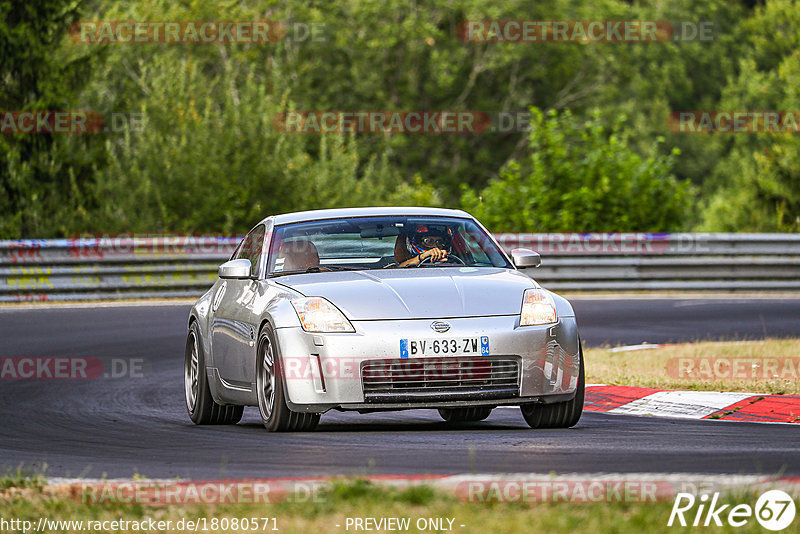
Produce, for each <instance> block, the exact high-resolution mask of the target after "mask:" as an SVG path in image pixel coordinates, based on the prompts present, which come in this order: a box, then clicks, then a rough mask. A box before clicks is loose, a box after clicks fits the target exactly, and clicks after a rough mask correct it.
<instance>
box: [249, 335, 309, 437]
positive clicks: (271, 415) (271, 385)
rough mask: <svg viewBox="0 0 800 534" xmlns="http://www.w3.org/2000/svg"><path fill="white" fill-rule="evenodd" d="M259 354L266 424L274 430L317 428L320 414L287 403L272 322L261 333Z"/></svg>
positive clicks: (260, 406)
mask: <svg viewBox="0 0 800 534" xmlns="http://www.w3.org/2000/svg"><path fill="white" fill-rule="evenodd" d="M256 357H257V358H258V361H257V368H256V369H257V374H256V387H257V389H258V391H257V393H258V411H259V412H260V413H261V420H262V421H263V423H264V427H265V428H266V429H267V430H269V431H270V432H303V431H309V430H314V428H316V426H317V423H319V414H318V413H301V412H293V411H292V410H291V409H289V406H288V405H287V404H286V397H285V396H284V389H283V380H284V378H283V373H282V372H281V368H280V365H279V364H280V358H279V351H278V345H277V343H276V342H275V333H274V332H273V331H272V328H270V326H269V325H265V326H264V328H262V329H261V333H260V334H259V336H258V352H257V353H256Z"/></svg>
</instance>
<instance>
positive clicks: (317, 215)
mask: <svg viewBox="0 0 800 534" xmlns="http://www.w3.org/2000/svg"><path fill="white" fill-rule="evenodd" d="M386 216H399V217H409V216H412V217H413V216H423V217H456V218H459V219H472V218H473V217H472V215H470V214H469V213H467V212H466V211H462V210H451V209H444V208H420V207H408V206H405V207H404V206H392V207H375V208H339V209H329V210H312V211H298V212H294V213H283V214H281V215H273V216H271V217H267V218H266V219H264V220H263V221H262V222H267V221H269V220H270V219H271V220H272V221H273V223H274V224H276V225H279V224H289V223H296V222H305V221H320V220H324V219H340V218H347V217H386Z"/></svg>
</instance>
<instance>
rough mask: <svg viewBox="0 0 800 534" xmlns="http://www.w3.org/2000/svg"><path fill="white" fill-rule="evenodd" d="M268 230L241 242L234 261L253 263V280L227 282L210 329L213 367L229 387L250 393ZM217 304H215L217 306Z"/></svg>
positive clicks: (262, 227) (253, 233) (257, 231)
mask: <svg viewBox="0 0 800 534" xmlns="http://www.w3.org/2000/svg"><path fill="white" fill-rule="evenodd" d="M265 236H266V226H265V225H263V224H260V225H258V226H256V227H255V228H253V230H251V231H250V233H248V234H247V236H246V237H245V238H244V240H243V241H242V244H241V246H240V247H239V248H238V249H237V251H236V253H235V254H234V256H233V258H232V259H247V260H250V275H251V278H250V279H245V280H225V287H224V288H223V289H221V291H224V294H223V295H222V296H221V297H220V298H219V301H218V302H219V304H218V306H217V309H216V311H215V313H214V319H213V321H212V325H211V339H212V344H213V347H212V350H213V352H214V363H215V364H216V366H217V370H218V372H219V376H220V378H222V380H223V381H224V382H225V384H226V386H228V387H232V388H236V389H243V390H244V389H246V390H249V389H250V381H251V380H252V378H253V377H252V375H253V371H252V367H253V363H252V361H253V354H255V343H256V336H257V335H258V332H257V331H256V329H257V328H258V317H256V316H255V315H254V314H253V302H254V300H255V298H256V295H257V289H258V287H257V284H258V282H257V281H256V280H257V279H258V277H259V276H260V274H261V273H260V269H261V263H262V262H261V257H262V254H263V252H264V240H265ZM215 304H216V302H215Z"/></svg>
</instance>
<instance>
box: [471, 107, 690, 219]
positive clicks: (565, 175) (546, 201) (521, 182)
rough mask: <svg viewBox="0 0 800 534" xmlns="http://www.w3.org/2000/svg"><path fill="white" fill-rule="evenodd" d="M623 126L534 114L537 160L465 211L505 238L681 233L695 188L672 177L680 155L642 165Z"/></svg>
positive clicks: (505, 175)
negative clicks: (609, 126)
mask: <svg viewBox="0 0 800 534" xmlns="http://www.w3.org/2000/svg"><path fill="white" fill-rule="evenodd" d="M621 122H622V121H621V120H620V122H619V123H617V124H616V125H615V126H614V127H613V128H612V129H611V130H609V131H607V130H606V129H605V127H604V126H603V125H602V123H601V122H600V120H599V119H598V117H597V115H594V116H593V117H592V118H591V119H590V120H588V121H586V122H582V121H580V120H577V119H576V118H575V117H573V116H572V114H571V113H569V112H565V113H563V114H560V115H559V114H558V113H557V112H555V111H550V112H549V113H548V114H547V116H546V117H545V116H544V115H543V114H542V112H541V111H539V110H538V109H536V108H533V109H531V128H532V130H531V133H530V138H529V143H528V148H529V150H530V156H529V157H528V158H527V159H526V160H523V161H522V163H519V162H517V161H512V162H511V163H510V164H509V165H508V166H507V168H506V169H505V170H504V171H503V172H502V173H501V175H500V178H499V179H497V180H493V181H492V182H491V183H490V184H489V185H488V186H487V187H486V188H484V189H483V190H482V191H481V192H480V193H476V192H474V191H471V190H466V191H465V192H464V196H463V198H462V201H463V204H464V206H465V207H466V209H467V210H469V211H471V213H473V214H474V215H475V216H476V217H478V218H479V219H480V220H481V221H483V222H484V223H485V224H486V225H487V226H489V227H490V228H492V230H494V231H503V232H563V231H580V232H588V231H596V232H619V231H631V230H638V231H656V230H658V231H664V230H678V229H680V228H681V227H682V226H683V224H684V221H685V218H686V216H687V205H688V200H689V185H688V184H679V183H677V182H676V181H675V179H674V177H673V176H672V174H671V168H672V165H673V161H674V158H675V157H676V156H677V155H678V152H677V151H675V152H673V154H672V155H670V156H651V157H648V158H642V156H640V155H639V154H637V153H636V152H635V151H633V150H632V149H631V148H630V146H629V145H628V140H627V136H626V134H625V132H624V131H623V130H622V126H621Z"/></svg>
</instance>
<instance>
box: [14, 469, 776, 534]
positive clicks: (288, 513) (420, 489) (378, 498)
mask: <svg viewBox="0 0 800 534" xmlns="http://www.w3.org/2000/svg"><path fill="white" fill-rule="evenodd" d="M4 484H6V485H8V487H6V488H5V489H4V490H0V515H2V517H3V518H4V519H6V520H8V519H17V520H21V521H30V522H31V523H32V524H34V525H36V524H38V522H39V518H42V517H44V518H48V519H49V520H51V521H53V520H61V521H83V522H84V524H83V525H82V528H83V530H81V527H78V526H77V525H75V524H73V525H72V526H71V527H70V526H66V527H64V528H54V527H52V523H51V528H50V529H49V531H51V532H80V531H86V529H85V527H86V526H90V525H88V524H87V523H86V522H87V521H114V520H126V521H142V520H147V519H150V518H152V519H153V520H154V521H172V525H177V524H178V522H179V521H180V520H182V519H183V520H184V521H186V520H193V521H197V520H201V521H202V518H205V530H204V528H203V527H200V528H199V529H198V531H202V532H265V531H269V532H272V531H273V528H277V530H278V531H280V532H286V533H294V532H297V533H304V534H305V533H308V532H314V533H328V532H330V533H345V532H354V531H356V530H355V529H354V528H353V526H350V528H347V525H348V522H347V519H348V518H362V519H363V518H375V519H380V518H407V519H408V521H409V523H408V524H409V525H410V527H409V528H408V529H407V530H406V531H407V532H448V531H452V532H458V533H464V534H471V533H481V534H483V533H486V532H492V533H513V534H519V533H521V532H554V533H557V532H603V533H609V534H611V533H621V534H627V533H639V532H648V533H659V532H665V533H666V532H674V531H675V528H676V527H675V526H673V527H668V526H667V522H668V519H669V516H670V512H671V510H672V501H671V500H669V501H662V502H646V503H619V502H616V503H544V504H542V503H539V504H537V503H490V504H487V503H470V502H463V501H460V500H458V499H457V498H456V497H455V496H453V495H451V494H448V493H445V492H443V491H440V490H436V489H433V488H431V487H430V486H424V485H422V486H412V487H410V488H407V489H397V488H392V487H386V486H378V485H375V484H373V483H371V482H369V481H366V480H347V481H339V482H334V483H332V484H331V485H330V486H329V487H328V488H326V489H325V490H322V491H321V493H319V494H317V496H316V497H315V498H313V499H310V500H304V502H289V501H288V500H287V501H284V502H281V503H277V504H235V505H232V504H228V505H192V506H176V505H173V506H169V507H167V506H160V507H159V506H154V507H151V506H145V505H141V504H83V503H80V502H77V501H76V500H74V499H73V498H71V497H70V496H69V494H66V493H64V492H61V493H59V492H55V493H53V492H51V491H49V490H48V488H46V487H45V488H42V487H41V486H37V485H36V484H31V483H27V482H24V481H22V480H20V479H18V478H10V479H7V480H6V481H5V482H4ZM14 484H21V486H18V487H17V486H13V485H14ZM9 488H12V489H15V490H17V491H11V490H10V489H9ZM756 498H757V496H755V495H751V494H744V493H743V494H741V495H728V496H724V497H722V499H721V501H720V504H726V503H727V504H730V505H731V506H729V509H730V508H731V507H732V506H733V505H736V504H740V503H747V504H750V505H751V506H753V505H754V504H755V501H756ZM687 517H688V516H687ZM215 518H216V520H217V523H216V524H217V527H213V525H214V522H213V520H214V519H215ZM234 518H238V519H241V518H258V521H257V523H258V526H257V528H253V527H252V526H250V527H249V528H233V527H232V526H231V525H230V523H231V520H233V519H234ZM265 518H274V521H273V520H272V519H270V520H267V521H264V519H265ZM431 518H433V519H440V520H443V522H442V525H444V526H445V527H446V528H439V529H437V528H429V525H430V523H428V522H427V521H426V520H428V519H431ZM223 519H227V520H228V521H227V523H225V526H226V527H227V528H222V527H221V525H222V524H223V521H222V520H223ZM691 519H693V516H692V518H690V521H691ZM448 520H452V522H449V521H448ZM418 521H420V522H421V521H425V522H426V523H425V525H424V528H418V525H421V523H418ZM264 527H266V528H264ZM677 528H679V529H680V527H677ZM684 530H686V529H684ZM703 530H704V531H705V532H712V533H716V532H737V533H748V532H760V531H761V529H760V527H759V526H758V523H757V522H756V521H755V519H752V518H751V520H750V522H749V523H748V524H747V525H746V526H744V527H741V528H733V527H730V526H727V525H726V526H725V527H724V528H717V527H709V528H704V529H703ZM11 531H14V530H11ZM103 531H106V532H141V531H140V530H134V529H131V528H127V529H114V528H108V527H107V526H106V527H104V530H103ZM144 531H147V530H144ZM165 531H168V532H185V531H187V529H178V528H175V527H174V526H173V527H172V528H171V529H164V530H160V532H165ZM361 531H362V532H363V531H364V530H361ZM372 531H373V532H374V531H377V530H372ZM383 531H386V530H383ZM150 532H152V531H150Z"/></svg>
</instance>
